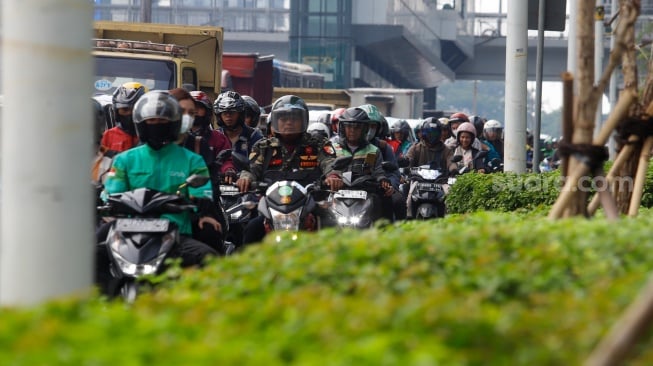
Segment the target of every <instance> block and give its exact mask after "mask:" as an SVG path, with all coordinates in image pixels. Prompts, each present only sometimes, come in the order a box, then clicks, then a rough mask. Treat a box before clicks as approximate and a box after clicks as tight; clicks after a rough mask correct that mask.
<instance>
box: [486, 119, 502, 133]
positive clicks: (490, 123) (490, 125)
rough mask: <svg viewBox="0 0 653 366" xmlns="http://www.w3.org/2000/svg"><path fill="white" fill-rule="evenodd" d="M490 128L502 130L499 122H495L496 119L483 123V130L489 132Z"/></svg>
mask: <svg viewBox="0 0 653 366" xmlns="http://www.w3.org/2000/svg"><path fill="white" fill-rule="evenodd" d="M491 128H499V129H502V128H503V125H502V124H501V122H499V121H497V120H496V119H491V120H489V121H487V122H485V125H484V126H483V129H484V130H489V129H491Z"/></svg>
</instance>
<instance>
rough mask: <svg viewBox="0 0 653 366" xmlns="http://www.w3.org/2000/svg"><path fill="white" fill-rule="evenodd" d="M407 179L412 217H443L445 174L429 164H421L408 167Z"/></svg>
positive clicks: (445, 189) (444, 210)
mask: <svg viewBox="0 0 653 366" xmlns="http://www.w3.org/2000/svg"><path fill="white" fill-rule="evenodd" d="M409 179H410V185H411V187H412V189H411V193H410V199H411V201H412V208H413V210H414V212H413V217H415V218H416V219H418V220H425V219H431V218H438V217H444V216H445V212H446V207H445V203H444V198H445V192H446V191H447V189H448V188H447V187H445V185H446V184H447V183H448V178H447V176H446V175H443V174H442V173H441V172H440V171H439V170H437V169H431V167H430V166H429V165H422V166H418V167H413V168H410V173H409Z"/></svg>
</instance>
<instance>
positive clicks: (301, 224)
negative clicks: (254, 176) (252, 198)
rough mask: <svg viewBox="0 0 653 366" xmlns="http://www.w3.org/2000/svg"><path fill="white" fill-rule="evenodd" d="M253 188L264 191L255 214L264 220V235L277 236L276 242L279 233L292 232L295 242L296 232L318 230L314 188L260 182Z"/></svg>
mask: <svg viewBox="0 0 653 366" xmlns="http://www.w3.org/2000/svg"><path fill="white" fill-rule="evenodd" d="M255 188H256V189H257V190H265V195H264V196H263V197H262V198H261V199H260V200H259V202H258V212H259V214H261V215H263V216H264V217H265V227H266V233H268V234H269V233H270V232H276V233H277V235H276V236H275V239H276V241H277V242H279V241H281V234H280V233H281V232H293V235H292V239H293V240H296V239H297V232H298V231H300V230H317V229H319V228H320V226H321V224H320V219H319V217H317V216H315V215H314V214H313V210H314V209H315V205H316V204H315V200H314V198H313V196H312V194H311V192H312V191H313V190H316V189H317V188H316V185H315V184H313V183H311V184H309V185H307V186H306V187H304V186H302V185H301V184H299V183H298V182H297V181H294V180H283V181H278V182H275V183H273V184H272V185H268V184H267V183H265V182H260V183H258V184H257V185H256V187H255Z"/></svg>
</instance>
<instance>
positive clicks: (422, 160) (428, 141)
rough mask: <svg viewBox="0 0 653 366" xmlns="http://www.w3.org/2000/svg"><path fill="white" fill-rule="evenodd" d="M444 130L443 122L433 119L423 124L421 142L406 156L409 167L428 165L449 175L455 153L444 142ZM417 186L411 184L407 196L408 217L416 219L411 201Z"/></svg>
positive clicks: (426, 120)
mask: <svg viewBox="0 0 653 366" xmlns="http://www.w3.org/2000/svg"><path fill="white" fill-rule="evenodd" d="M444 129H445V127H444V126H443V125H442V122H440V121H439V120H437V119H435V118H433V117H429V118H427V119H425V120H424V122H422V124H421V125H420V127H419V136H420V141H419V142H418V143H417V144H415V145H413V146H411V148H410V149H409V150H408V153H407V154H406V157H407V158H408V161H409V167H411V168H412V167H418V166H422V165H428V166H429V168H430V169H435V170H439V171H440V173H441V174H445V175H448V173H449V169H450V166H451V165H452V162H451V160H452V158H453V155H454V153H453V150H451V149H449V148H448V147H447V146H446V145H445V144H444V143H443V142H442V131H443V130H444ZM415 186H416V182H414V184H411V186H410V189H409V190H408V192H407V194H406V205H407V208H408V210H407V211H408V212H407V215H408V217H409V218H412V217H414V214H415V213H414V212H413V210H414V209H416V208H414V207H412V200H411V199H410V197H411V194H412V191H413V190H414V189H415ZM447 190H448V187H446V188H445V193H446V192H447Z"/></svg>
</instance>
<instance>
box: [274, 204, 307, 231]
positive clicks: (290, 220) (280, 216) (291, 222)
mask: <svg viewBox="0 0 653 366" xmlns="http://www.w3.org/2000/svg"><path fill="white" fill-rule="evenodd" d="M301 213H302V208H301V207H300V208H298V209H296V210H295V211H292V212H289V213H287V214H286V213H283V212H279V211H277V210H275V209H273V208H270V216H272V223H273V224H274V230H286V231H290V230H299V218H300V216H301Z"/></svg>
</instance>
